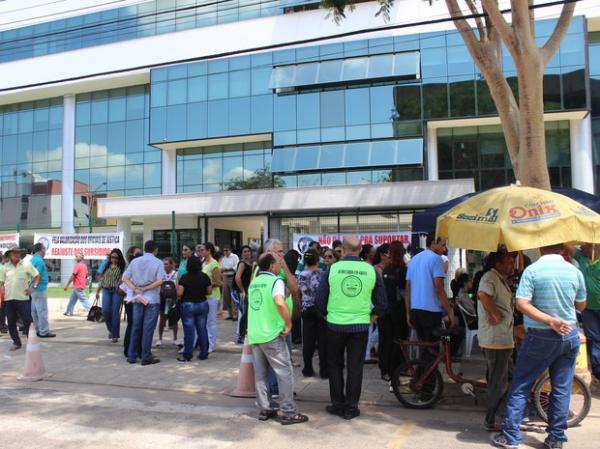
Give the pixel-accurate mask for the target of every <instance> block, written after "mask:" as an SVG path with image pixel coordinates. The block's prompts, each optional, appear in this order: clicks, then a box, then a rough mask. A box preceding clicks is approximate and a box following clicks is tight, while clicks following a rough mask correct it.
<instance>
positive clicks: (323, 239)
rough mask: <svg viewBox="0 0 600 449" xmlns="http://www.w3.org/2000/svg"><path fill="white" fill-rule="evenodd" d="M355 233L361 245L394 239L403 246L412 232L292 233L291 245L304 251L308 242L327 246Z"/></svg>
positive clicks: (378, 243)
mask: <svg viewBox="0 0 600 449" xmlns="http://www.w3.org/2000/svg"><path fill="white" fill-rule="evenodd" d="M347 235H356V236H358V237H359V238H360V242H361V244H362V245H365V244H367V243H368V244H371V245H373V246H375V247H377V246H379V245H383V244H384V243H392V242H393V241H395V240H398V241H399V242H402V243H403V244H404V246H407V245H409V244H410V240H411V237H412V233H411V232H410V231H400V232H375V233H358V234H352V233H346V234H296V233H295V234H294V235H293V238H292V240H293V245H294V249H295V250H296V251H298V252H300V253H304V252H305V251H306V250H307V249H308V245H309V244H310V242H319V244H320V245H321V246H329V247H331V245H332V244H333V242H334V241H335V240H342V239H343V238H344V236H347Z"/></svg>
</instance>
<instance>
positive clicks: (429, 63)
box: [421, 47, 448, 78]
mask: <svg viewBox="0 0 600 449" xmlns="http://www.w3.org/2000/svg"><path fill="white" fill-rule="evenodd" d="M421 71H422V73H421V74H422V76H423V78H431V77H436V76H446V75H447V74H448V71H447V64H446V48H445V47H443V48H427V49H423V50H421Z"/></svg>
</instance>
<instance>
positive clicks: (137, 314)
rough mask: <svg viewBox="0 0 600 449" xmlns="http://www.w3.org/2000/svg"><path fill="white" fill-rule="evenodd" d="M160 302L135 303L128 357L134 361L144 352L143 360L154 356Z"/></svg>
mask: <svg viewBox="0 0 600 449" xmlns="http://www.w3.org/2000/svg"><path fill="white" fill-rule="evenodd" d="M159 312H160V304H148V305H147V306H145V305H143V304H140V303H137V302H136V303H134V304H133V324H132V326H131V341H130V342H129V352H128V354H127V359H128V360H129V361H130V362H134V361H135V360H136V359H137V355H138V354H139V353H140V346H141V354H142V362H145V361H147V360H150V359H151V358H152V352H151V349H152V337H153V336H154V331H155V330H156V323H157V321H158V313H159Z"/></svg>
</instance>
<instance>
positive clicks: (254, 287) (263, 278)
mask: <svg viewBox="0 0 600 449" xmlns="http://www.w3.org/2000/svg"><path fill="white" fill-rule="evenodd" d="M278 279H279V278H278V277H277V276H269V275H268V274H261V275H259V276H256V277H255V278H254V279H253V280H252V282H250V286H249V287H248V343H249V344H251V345H257V344H261V343H268V342H270V341H273V340H275V339H276V338H277V337H278V336H279V334H280V333H281V331H283V328H284V327H285V322H284V321H283V318H281V315H279V312H278V311H277V306H276V305H275V301H274V300H273V286H274V285H275V281H277V280H278Z"/></svg>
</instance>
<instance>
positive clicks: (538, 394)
mask: <svg viewBox="0 0 600 449" xmlns="http://www.w3.org/2000/svg"><path fill="white" fill-rule="evenodd" d="M551 391H552V383H551V381H550V376H549V375H546V376H544V377H543V378H542V379H541V380H540V381H539V382H537V383H536V384H535V387H534V389H533V403H534V404H535V409H536V411H537V413H538V415H539V416H540V418H542V420H544V421H545V422H548V405H549V404H550V392H551ZM591 405H592V394H591V392H590V389H589V387H588V386H587V384H586V383H585V382H584V381H583V379H582V378H581V377H579V376H578V375H575V377H574V378H573V387H572V388H571V402H570V404H569V418H568V419H567V426H569V427H575V426H576V425H577V424H579V423H580V422H581V421H583V419H584V418H585V417H586V416H587V414H588V413H589V412H590V407H591Z"/></svg>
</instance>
